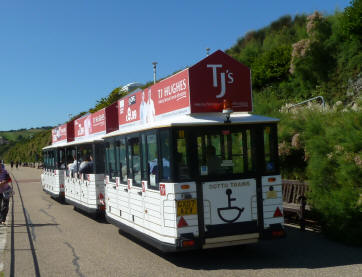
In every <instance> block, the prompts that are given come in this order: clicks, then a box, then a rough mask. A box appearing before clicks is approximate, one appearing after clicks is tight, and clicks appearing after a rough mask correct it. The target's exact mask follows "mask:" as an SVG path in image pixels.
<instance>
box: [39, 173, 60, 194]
mask: <svg viewBox="0 0 362 277" xmlns="http://www.w3.org/2000/svg"><path fill="white" fill-rule="evenodd" d="M64 175H65V170H44V171H43V173H42V174H41V184H42V187H43V190H44V191H46V192H47V193H49V194H50V195H52V196H54V197H60V196H63V195H64Z"/></svg>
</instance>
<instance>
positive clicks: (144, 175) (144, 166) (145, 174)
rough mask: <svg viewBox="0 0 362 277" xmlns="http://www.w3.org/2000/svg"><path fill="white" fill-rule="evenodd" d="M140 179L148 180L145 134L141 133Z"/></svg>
mask: <svg viewBox="0 0 362 277" xmlns="http://www.w3.org/2000/svg"><path fill="white" fill-rule="evenodd" d="M142 180H148V172H147V144H146V135H145V134H143V135H142Z"/></svg>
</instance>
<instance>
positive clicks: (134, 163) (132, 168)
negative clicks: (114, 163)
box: [127, 137, 141, 186]
mask: <svg viewBox="0 0 362 277" xmlns="http://www.w3.org/2000/svg"><path fill="white" fill-rule="evenodd" d="M127 151H128V173H129V175H130V176H131V178H132V179H133V185H135V186H141V155H140V154H141V153H140V151H141V143H140V139H139V137H132V138H128V142H127Z"/></svg>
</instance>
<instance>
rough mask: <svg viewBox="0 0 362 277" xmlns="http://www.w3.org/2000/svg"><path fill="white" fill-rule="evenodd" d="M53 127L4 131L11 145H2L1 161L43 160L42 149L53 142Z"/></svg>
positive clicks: (0, 148) (0, 146)
mask: <svg viewBox="0 0 362 277" xmlns="http://www.w3.org/2000/svg"><path fill="white" fill-rule="evenodd" d="M50 128H51V127H42V128H36V129H28V130H26V129H21V130H11V131H2V132H0V136H2V137H4V138H6V139H7V140H9V142H10V143H9V144H4V145H0V159H3V160H5V161H6V162H10V161H22V162H35V161H37V160H41V159H42V154H41V149H42V148H43V147H44V146H46V145H48V144H49V143H50V142H51V130H50Z"/></svg>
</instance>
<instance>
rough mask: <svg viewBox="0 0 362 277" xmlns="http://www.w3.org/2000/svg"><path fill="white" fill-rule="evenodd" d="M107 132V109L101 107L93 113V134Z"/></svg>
mask: <svg viewBox="0 0 362 277" xmlns="http://www.w3.org/2000/svg"><path fill="white" fill-rule="evenodd" d="M102 132H104V133H105V132H106V111H105V109H101V110H99V111H97V112H95V113H92V127H91V132H90V133H91V134H93V135H95V134H98V133H102Z"/></svg>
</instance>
